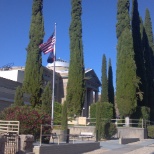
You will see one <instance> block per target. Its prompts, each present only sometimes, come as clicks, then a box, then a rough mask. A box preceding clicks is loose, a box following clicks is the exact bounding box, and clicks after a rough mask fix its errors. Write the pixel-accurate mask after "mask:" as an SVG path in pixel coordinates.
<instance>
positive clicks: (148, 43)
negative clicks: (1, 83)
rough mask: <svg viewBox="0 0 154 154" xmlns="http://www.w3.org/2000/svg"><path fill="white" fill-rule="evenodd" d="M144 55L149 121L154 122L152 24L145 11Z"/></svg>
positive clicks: (153, 44) (153, 47)
mask: <svg viewBox="0 0 154 154" xmlns="http://www.w3.org/2000/svg"><path fill="white" fill-rule="evenodd" d="M144 28H145V30H144V33H143V34H144V35H143V36H144V37H143V40H144V49H145V52H144V55H145V57H146V72H147V78H148V98H149V99H148V101H149V102H148V106H149V107H150V109H151V111H150V114H151V120H154V95H153V93H154V81H153V79H154V70H153V66H154V42H153V40H154V39H153V32H152V22H151V17H150V12H149V10H148V9H146V15H145V21H144Z"/></svg>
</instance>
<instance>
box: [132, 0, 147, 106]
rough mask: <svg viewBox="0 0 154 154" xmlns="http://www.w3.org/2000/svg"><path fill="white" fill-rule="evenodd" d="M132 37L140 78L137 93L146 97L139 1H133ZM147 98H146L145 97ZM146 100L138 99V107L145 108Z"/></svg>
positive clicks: (137, 71) (137, 72)
mask: <svg viewBox="0 0 154 154" xmlns="http://www.w3.org/2000/svg"><path fill="white" fill-rule="evenodd" d="M132 37H133V48H134V52H135V63H136V68H137V69H136V74H137V76H138V77H139V78H140V83H139V85H138V86H139V88H137V93H140V92H142V93H143V94H144V95H145V96H146V84H147V81H146V75H145V66H144V57H143V51H142V42H141V33H140V17H139V12H138V2H137V0H132ZM143 98H145V97H143ZM145 100H146V99H140V98H138V100H137V101H138V105H139V106H143V105H145V104H146V102H145Z"/></svg>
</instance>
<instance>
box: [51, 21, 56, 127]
mask: <svg viewBox="0 0 154 154" xmlns="http://www.w3.org/2000/svg"><path fill="white" fill-rule="evenodd" d="M54 33H55V34H54V35H55V43H54V51H53V52H54V61H53V81H52V111H51V127H53V125H54V100H55V93H54V92H55V60H56V57H55V56H56V54H55V53H56V23H55V29H54Z"/></svg>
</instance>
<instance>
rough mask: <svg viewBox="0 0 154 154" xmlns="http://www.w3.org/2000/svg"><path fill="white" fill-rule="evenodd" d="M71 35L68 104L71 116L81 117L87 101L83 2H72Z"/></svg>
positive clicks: (77, 0) (74, 0) (76, 0)
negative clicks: (82, 19)
mask: <svg viewBox="0 0 154 154" xmlns="http://www.w3.org/2000/svg"><path fill="white" fill-rule="evenodd" d="M71 2H72V3H71V4H72V12H71V17H72V20H71V25H70V28H69V34H70V66H69V74H68V84H67V96H66V102H67V105H68V114H69V115H70V116H74V115H80V114H81V112H82V108H83V104H84V99H85V95H84V93H85V82H84V58H83V45H82V23H81V14H82V6H81V0H72V1H71Z"/></svg>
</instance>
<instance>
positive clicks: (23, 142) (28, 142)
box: [19, 135, 34, 154]
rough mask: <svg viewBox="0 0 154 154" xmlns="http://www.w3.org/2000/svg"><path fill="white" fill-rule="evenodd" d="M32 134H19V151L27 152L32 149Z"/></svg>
mask: <svg viewBox="0 0 154 154" xmlns="http://www.w3.org/2000/svg"><path fill="white" fill-rule="evenodd" d="M33 142H34V136H33V135H20V152H19V154H20V153H25V154H26V153H27V152H32V151H33Z"/></svg>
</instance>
